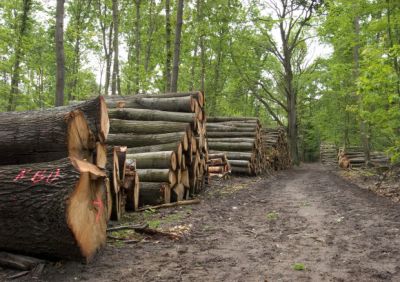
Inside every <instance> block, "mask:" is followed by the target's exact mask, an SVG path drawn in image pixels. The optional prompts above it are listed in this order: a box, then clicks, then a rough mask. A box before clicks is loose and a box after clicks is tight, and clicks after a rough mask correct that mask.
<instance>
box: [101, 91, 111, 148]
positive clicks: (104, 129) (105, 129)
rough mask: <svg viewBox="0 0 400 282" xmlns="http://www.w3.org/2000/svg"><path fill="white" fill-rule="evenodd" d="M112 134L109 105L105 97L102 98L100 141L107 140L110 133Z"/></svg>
mask: <svg viewBox="0 0 400 282" xmlns="http://www.w3.org/2000/svg"><path fill="white" fill-rule="evenodd" d="M109 132H110V120H109V118H108V109H107V104H106V101H105V99H104V97H103V96H100V129H99V134H100V136H99V137H100V140H101V141H103V142H104V141H105V140H107V136H108V133H109Z"/></svg>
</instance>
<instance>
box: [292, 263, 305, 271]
mask: <svg viewBox="0 0 400 282" xmlns="http://www.w3.org/2000/svg"><path fill="white" fill-rule="evenodd" d="M292 268H293V269H294V270H297V271H302V270H305V269H306V267H305V266H304V264H303V263H298V262H297V263H295V264H293V266H292Z"/></svg>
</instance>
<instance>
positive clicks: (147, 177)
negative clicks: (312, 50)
mask: <svg viewBox="0 0 400 282" xmlns="http://www.w3.org/2000/svg"><path fill="white" fill-rule="evenodd" d="M204 101H205V100H204V94H203V93H202V92H189V93H169V94H158V95H135V96H116V97H108V98H107V105H108V108H109V116H110V118H111V120H110V133H111V134H109V136H108V140H107V143H108V144H112V145H123V146H127V147H128V149H127V160H128V161H130V162H132V163H135V164H136V174H137V176H136V179H135V180H134V181H133V183H134V186H135V187H137V189H138V193H139V205H140V206H144V205H156V204H162V203H169V202H171V201H181V200H183V199H187V198H189V197H190V196H192V195H194V194H195V193H198V192H199V191H201V190H202V189H203V186H204V183H205V176H206V172H207V168H206V165H207V164H206V161H207V155H208V149H207V142H206V139H205V134H206V128H205V113H204ZM139 181H140V182H139ZM130 194H133V193H132V192H130ZM129 201H130V197H127V203H126V208H127V210H134V209H135V208H136V207H133V205H132V204H130V203H129ZM132 207H133V208H132Z"/></svg>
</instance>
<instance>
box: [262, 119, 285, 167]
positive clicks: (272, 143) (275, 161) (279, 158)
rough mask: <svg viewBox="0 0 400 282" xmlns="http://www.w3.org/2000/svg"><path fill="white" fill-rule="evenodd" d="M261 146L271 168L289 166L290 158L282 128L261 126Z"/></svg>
mask: <svg viewBox="0 0 400 282" xmlns="http://www.w3.org/2000/svg"><path fill="white" fill-rule="evenodd" d="M262 135H263V147H264V151H265V155H266V156H265V158H266V159H267V162H268V163H269V165H270V167H271V168H272V169H273V170H284V169H288V168H290V167H291V162H292V161H291V158H290V152H289V146H288V142H287V136H286V130H285V129H284V128H281V127H279V128H263V129H262Z"/></svg>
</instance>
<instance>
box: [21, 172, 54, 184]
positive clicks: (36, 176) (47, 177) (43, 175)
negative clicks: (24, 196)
mask: <svg viewBox="0 0 400 282" xmlns="http://www.w3.org/2000/svg"><path fill="white" fill-rule="evenodd" d="M29 177H31V178H30V180H31V181H32V183H33V184H37V183H40V182H46V183H48V184H51V183H53V182H54V181H56V180H58V178H59V177H60V169H59V168H57V169H56V170H55V171H50V172H47V170H38V171H32V169H21V171H20V172H19V173H18V175H17V176H16V177H15V178H14V182H17V181H19V180H23V179H26V178H29Z"/></svg>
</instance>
